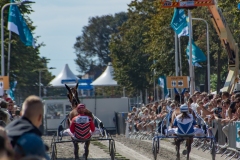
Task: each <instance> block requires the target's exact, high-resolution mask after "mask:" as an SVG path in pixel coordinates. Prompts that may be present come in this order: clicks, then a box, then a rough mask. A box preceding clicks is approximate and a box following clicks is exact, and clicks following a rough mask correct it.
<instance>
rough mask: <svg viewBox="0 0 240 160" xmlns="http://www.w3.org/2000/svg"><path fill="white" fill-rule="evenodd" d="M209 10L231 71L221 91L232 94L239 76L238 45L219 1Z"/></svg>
mask: <svg viewBox="0 0 240 160" xmlns="http://www.w3.org/2000/svg"><path fill="white" fill-rule="evenodd" d="M208 9H209V11H210V13H211V19H212V22H213V24H214V27H215V29H216V31H217V34H218V36H219V38H220V40H221V43H222V45H223V46H224V48H225V50H226V52H227V54H228V70H229V71H228V76H227V78H226V81H225V84H224V87H223V88H222V89H221V91H227V92H230V93H232V92H233V91H234V87H235V84H236V83H237V82H238V74H239V56H238V45H237V43H236V42H235V40H234V38H233V35H232V33H231V31H230V29H229V27H228V24H227V22H226V20H225V18H224V16H223V14H222V11H221V9H220V8H219V7H218V4H217V1H216V0H214V5H211V6H208Z"/></svg>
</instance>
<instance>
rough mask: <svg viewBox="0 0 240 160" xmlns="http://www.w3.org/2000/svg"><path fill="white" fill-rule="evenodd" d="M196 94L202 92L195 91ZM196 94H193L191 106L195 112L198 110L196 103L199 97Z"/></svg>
mask: <svg viewBox="0 0 240 160" xmlns="http://www.w3.org/2000/svg"><path fill="white" fill-rule="evenodd" d="M195 94H197V95H200V92H195ZM195 94H194V95H192V96H191V98H192V101H193V102H192V103H191V106H190V108H192V110H193V111H194V112H196V111H197V103H196V101H197V98H196V95H195Z"/></svg>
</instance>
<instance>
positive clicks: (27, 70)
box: [0, 0, 53, 99]
mask: <svg viewBox="0 0 240 160" xmlns="http://www.w3.org/2000/svg"><path fill="white" fill-rule="evenodd" d="M6 3H9V0H2V1H0V6H3V5H4V4H6ZM19 8H20V10H21V13H22V15H23V16H24V18H25V20H26V22H27V24H28V26H29V28H30V29H31V31H32V33H33V36H34V37H35V43H36V48H33V47H27V46H25V45H24V44H23V43H22V42H21V40H20V38H19V36H18V35H17V34H15V33H12V38H11V62H10V64H11V66H10V81H14V80H16V81H17V82H18V84H17V88H16V92H17V97H20V98H21V99H22V98H25V97H26V96H28V95H31V94H36V95H38V82H39V79H38V77H39V73H38V72H37V71H36V69H39V68H45V67H46V66H45V64H46V63H47V59H46V57H40V52H39V48H40V47H42V46H44V44H43V43H37V38H38V36H36V35H35V34H34V30H35V28H36V26H34V25H33V21H31V19H30V18H29V17H28V15H29V14H31V12H33V10H32V9H31V6H30V5H22V6H20V7H19ZM8 11H9V8H8V7H7V8H6V9H5V10H4V39H5V41H4V52H5V57H4V58H5V73H7V53H8V43H9V31H8V30H7V19H8ZM34 70H35V71H34ZM52 78H53V76H52V75H51V73H50V72H48V71H45V72H43V73H42V84H43V85H45V86H46V85H47V84H48V83H49V81H50V80H51V79H52ZM36 83H37V84H36Z"/></svg>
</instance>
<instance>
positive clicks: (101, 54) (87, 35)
mask: <svg viewBox="0 0 240 160" xmlns="http://www.w3.org/2000/svg"><path fill="white" fill-rule="evenodd" d="M126 20H127V14H126V13H124V12H120V13H116V14H115V15H114V16H113V15H104V16H100V17H99V16H97V17H92V18H89V24H88V25H87V26H84V27H83V30H82V34H81V35H80V36H78V37H77V38H76V43H75V44H74V48H75V52H76V56H77V59H75V63H76V64H77V65H78V66H79V72H86V71H88V70H89V67H90V65H91V64H95V65H107V63H108V62H110V61H111V60H110V58H109V54H110V51H109V41H110V38H111V35H112V34H113V33H117V32H118V27H119V26H121V25H122V24H123V23H124V22H125V21H126ZM93 59H95V60H93Z"/></svg>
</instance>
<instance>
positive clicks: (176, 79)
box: [167, 76, 189, 89]
mask: <svg viewBox="0 0 240 160" xmlns="http://www.w3.org/2000/svg"><path fill="white" fill-rule="evenodd" d="M188 87H189V85H188V77H187V76H169V77H167V88H169V89H171V88H188Z"/></svg>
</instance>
